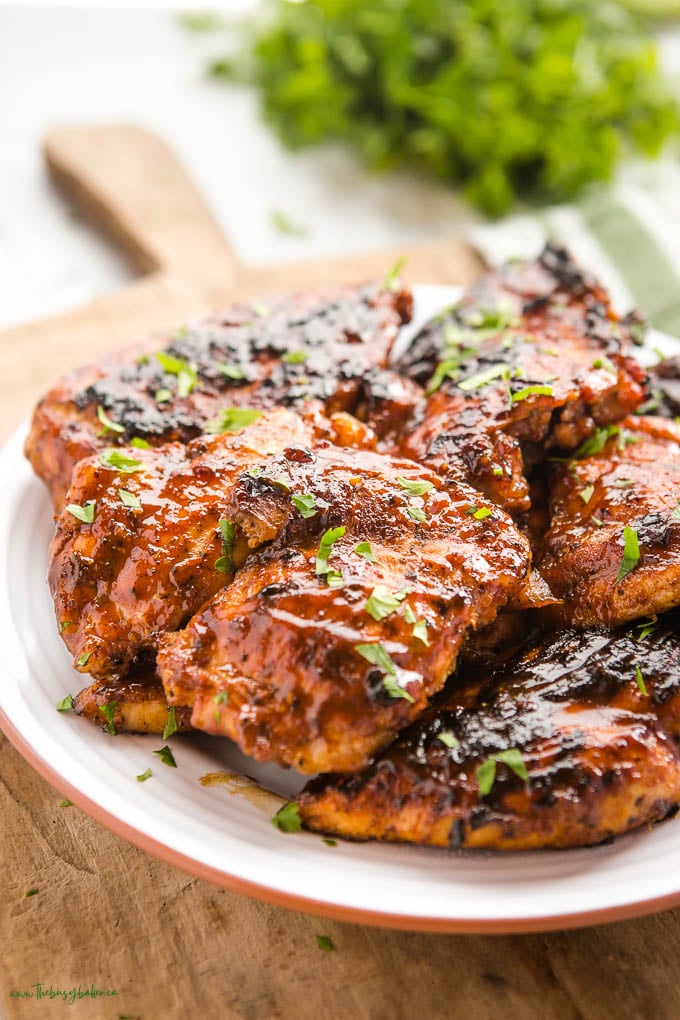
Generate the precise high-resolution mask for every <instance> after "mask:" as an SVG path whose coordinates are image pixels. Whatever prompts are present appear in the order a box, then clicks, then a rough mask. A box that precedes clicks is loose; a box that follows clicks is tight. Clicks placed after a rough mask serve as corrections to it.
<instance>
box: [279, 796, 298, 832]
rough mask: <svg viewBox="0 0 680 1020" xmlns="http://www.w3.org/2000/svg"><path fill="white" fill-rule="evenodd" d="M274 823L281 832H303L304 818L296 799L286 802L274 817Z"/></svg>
mask: <svg viewBox="0 0 680 1020" xmlns="http://www.w3.org/2000/svg"><path fill="white" fill-rule="evenodd" d="M272 825H273V826H274V827H275V828H276V829H278V830H279V832H301V831H302V819H301V818H300V812H299V811H298V806H297V804H296V803H295V801H291V802H290V804H285V805H284V806H283V807H282V808H281V810H280V811H277V812H276V814H275V815H274V817H273V818H272Z"/></svg>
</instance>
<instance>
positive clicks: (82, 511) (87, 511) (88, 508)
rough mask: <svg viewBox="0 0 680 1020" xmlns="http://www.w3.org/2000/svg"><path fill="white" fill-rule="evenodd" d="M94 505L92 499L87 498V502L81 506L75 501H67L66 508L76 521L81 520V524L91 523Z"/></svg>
mask: <svg viewBox="0 0 680 1020" xmlns="http://www.w3.org/2000/svg"><path fill="white" fill-rule="evenodd" d="M96 505H97V504H96V502H95V500H94V499H88V501H87V503H84V504H83V506H78V504H77V503H69V505H68V506H67V507H66V509H67V510H68V512H69V513H70V514H71V516H72V517H75V519H76V520H77V521H81V522H82V523H83V524H92V522H93V521H94V512H95V507H96Z"/></svg>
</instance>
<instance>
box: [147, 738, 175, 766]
mask: <svg viewBox="0 0 680 1020" xmlns="http://www.w3.org/2000/svg"><path fill="white" fill-rule="evenodd" d="M151 753H152V754H155V755H156V757H157V758H160V760H161V761H162V762H163V764H164V765H168V766H169V767H170V768H171V769H176V768H177V762H176V761H175V756H174V754H173V753H172V751H171V750H170V748H169V747H168V746H167V744H166V746H165V747H161V748H160V750H158V751H152V752H151Z"/></svg>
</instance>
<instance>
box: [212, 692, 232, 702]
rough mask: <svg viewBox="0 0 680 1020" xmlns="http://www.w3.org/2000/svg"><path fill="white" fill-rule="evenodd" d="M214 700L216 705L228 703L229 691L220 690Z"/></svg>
mask: <svg viewBox="0 0 680 1020" xmlns="http://www.w3.org/2000/svg"><path fill="white" fill-rule="evenodd" d="M214 701H215V704H216V705H226V704H227V703H228V701H229V692H228V691H220V692H219V694H216V695H215V697H214Z"/></svg>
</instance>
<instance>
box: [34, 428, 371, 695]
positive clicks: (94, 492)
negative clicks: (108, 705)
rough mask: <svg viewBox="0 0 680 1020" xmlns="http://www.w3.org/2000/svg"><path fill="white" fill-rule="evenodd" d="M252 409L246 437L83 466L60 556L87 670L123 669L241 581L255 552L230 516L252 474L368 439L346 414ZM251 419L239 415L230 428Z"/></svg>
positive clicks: (62, 605) (59, 594)
mask: <svg viewBox="0 0 680 1020" xmlns="http://www.w3.org/2000/svg"><path fill="white" fill-rule="evenodd" d="M244 413H245V414H246V415H249V416H250V417H251V418H253V419H255V420H253V421H252V422H251V424H250V425H248V426H247V427H245V428H244V427H241V428H240V430H239V431H238V432H235V431H231V432H225V433H224V434H223V435H220V436H203V437H202V438H200V439H194V440H192V441H191V442H190V443H188V444H187V445H182V444H181V443H170V444H168V445H167V446H164V447H163V448H162V449H138V448H135V447H131V446H129V447H112V448H110V449H109V450H108V451H105V452H104V453H103V454H101V455H99V456H93V457H88V458H86V459H85V460H82V461H79V462H78V464H77V465H76V467H75V470H74V472H73V481H72V485H71V488H70V489H69V491H68V506H67V508H66V509H65V510H63V511H62V513H61V514H60V515H59V517H58V518H57V520H56V531H55V535H54V538H53V540H52V543H51V545H50V550H49V585H50V591H51V593H52V597H53V599H54V606H55V612H56V617H57V622H58V624H59V630H60V632H61V636H62V638H63V640H64V641H65V643H66V645H67V647H68V648H69V650H70V652H71V654H72V655H73V658H74V666H75V668H76V669H78V670H80V671H81V672H86V673H90V674H92V675H93V676H95V677H98V678H100V679H101V678H106V677H110V676H113V675H115V674H123V673H124V672H125V670H126V669H127V668H128V667H129V665H130V664H131V663H132V662H133V661H134V659H135V658H136V657H137V656H138V655H139V654H140V653H142V652H146V651H150V650H153V649H155V648H156V645H157V641H158V635H159V634H161V633H162V632H163V631H166V630H175V629H176V628H177V627H181V626H182V625H183V624H184V623H185V622H186V621H187V620H188V619H189V618H190V617H191V616H192V615H193V614H194V613H195V612H196V610H197V609H199V608H200V606H201V605H202V604H203V603H204V602H205V601H206V599H208V598H210V596H212V595H214V594H215V592H217V591H219V589H220V588H222V587H223V586H224V585H225V584H227V583H228V582H229V581H230V580H231V577H232V576H233V571H234V567H235V565H237V564H238V563H239V562H241V561H242V559H243V558H244V555H245V548H244V547H243V543H239V541H238V540H237V541H236V542H234V536H233V534H232V530H231V528H230V527H229V526H227V524H228V522H227V521H226V520H224V518H225V511H226V508H227V502H226V492H227V490H228V488H229V487H230V486H231V485H232V483H233V482H234V481H235V480H236V478H237V476H238V475H239V474H240V473H241V472H242V471H244V470H246V469H251V470H257V465H258V464H259V463H261V462H262V461H264V460H266V459H267V457H268V456H269V455H271V454H272V453H274V452H276V451H278V450H281V449H284V448H285V447H286V446H289V445H291V444H302V445H304V446H307V445H312V444H313V443H314V442H315V441H316V440H317V439H318V438H319V437H322V438H324V439H325V438H326V437H327V438H339V439H340V440H341V441H348V440H350V441H351V440H352V439H357V433H358V432H360V433H362V435H363V434H364V433H366V430H365V427H364V426H361V425H360V423H359V422H354V423H353V424H352V423H351V419H350V425H347V424H346V422H345V419H349V416H346V415H336V416H335V419H334V420H333V421H332V422H331V421H328V420H327V419H324V418H323V416H321V415H320V414H311V413H310V415H309V416H308V418H306V419H304V418H303V417H301V416H300V415H298V414H296V413H295V412H294V411H287V410H284V409H282V408H281V409H279V410H276V411H268V412H266V413H261V412H257V411H249V412H241V414H244ZM245 421H247V418H246V419H236V418H233V417H232V420H231V422H230V427H231V428H232V429H237V428H238V427H239V423H240V424H241V426H242V425H243V424H244V422H245ZM362 430H363V431H362ZM367 435H368V441H369V442H370V441H371V435H370V433H367ZM221 521H224V523H223V524H220V522H221Z"/></svg>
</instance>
